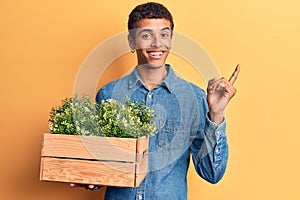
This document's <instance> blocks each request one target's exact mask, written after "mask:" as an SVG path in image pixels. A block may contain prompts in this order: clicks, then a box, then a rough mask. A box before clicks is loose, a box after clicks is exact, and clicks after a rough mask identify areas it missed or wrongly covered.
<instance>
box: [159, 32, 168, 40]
mask: <svg viewBox="0 0 300 200" xmlns="http://www.w3.org/2000/svg"><path fill="white" fill-rule="evenodd" d="M161 37H162V38H163V39H168V38H169V37H170V33H169V32H164V33H162V34H161Z"/></svg>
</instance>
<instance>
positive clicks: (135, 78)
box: [128, 64, 178, 93]
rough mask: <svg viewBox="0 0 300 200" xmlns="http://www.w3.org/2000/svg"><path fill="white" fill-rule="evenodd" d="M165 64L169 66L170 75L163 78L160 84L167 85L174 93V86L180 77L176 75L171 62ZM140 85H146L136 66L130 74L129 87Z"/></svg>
mask: <svg viewBox="0 0 300 200" xmlns="http://www.w3.org/2000/svg"><path fill="white" fill-rule="evenodd" d="M165 66H166V68H167V71H168V75H167V76H166V77H165V79H164V80H162V82H161V83H160V84H159V85H162V86H164V87H166V88H167V89H168V91H169V92H170V93H172V92H173V91H174V88H175V87H176V83H177V81H176V80H177V78H178V77H177V76H176V74H175V73H174V71H173V69H172V68H171V66H170V65H169V64H166V65H165ZM140 85H144V83H143V81H142V79H141V77H140V76H139V73H138V71H137V67H135V68H134V71H133V73H131V74H130V75H129V79H128V87H129V88H133V87H134V86H140Z"/></svg>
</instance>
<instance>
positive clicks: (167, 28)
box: [138, 27, 171, 34]
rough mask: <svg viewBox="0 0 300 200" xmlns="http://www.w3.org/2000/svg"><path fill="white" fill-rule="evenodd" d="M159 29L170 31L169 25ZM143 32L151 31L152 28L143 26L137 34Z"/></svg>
mask: <svg viewBox="0 0 300 200" xmlns="http://www.w3.org/2000/svg"><path fill="white" fill-rule="evenodd" d="M160 30H161V31H165V30H168V31H171V29H170V28H169V27H164V28H162V29H160ZM143 32H153V29H149V28H145V29H142V30H141V31H139V33H138V34H141V33H143Z"/></svg>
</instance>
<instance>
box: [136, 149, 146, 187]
mask: <svg viewBox="0 0 300 200" xmlns="http://www.w3.org/2000/svg"><path fill="white" fill-rule="evenodd" d="M147 173H148V154H145V155H144V157H143V158H142V159H141V160H140V161H139V162H138V163H136V172H135V186H134V187H138V186H139V185H140V183H141V182H142V181H143V180H144V178H145V177H146V175H147Z"/></svg>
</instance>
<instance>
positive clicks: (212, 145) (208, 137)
mask: <svg viewBox="0 0 300 200" xmlns="http://www.w3.org/2000/svg"><path fill="white" fill-rule="evenodd" d="M200 105H201V106H200V110H201V111H200V115H199V120H198V122H199V123H196V124H197V127H195V125H194V130H195V131H194V132H195V134H194V137H191V144H190V151H191V153H192V158H193V163H194V166H195V169H196V171H197V173H198V174H199V176H201V177H202V178H203V179H205V180H207V181H208V182H210V183H217V182H219V181H220V180H221V179H222V177H223V175H224V173H225V170H226V166H227V161H228V144H227V137H226V119H225V118H224V120H223V122H222V123H221V124H219V125H217V124H216V123H214V122H212V121H211V120H210V119H209V117H208V115H207V113H208V108H207V103H206V100H202V103H201V104H200ZM198 114H199V113H198ZM192 135H193V134H192Z"/></svg>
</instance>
